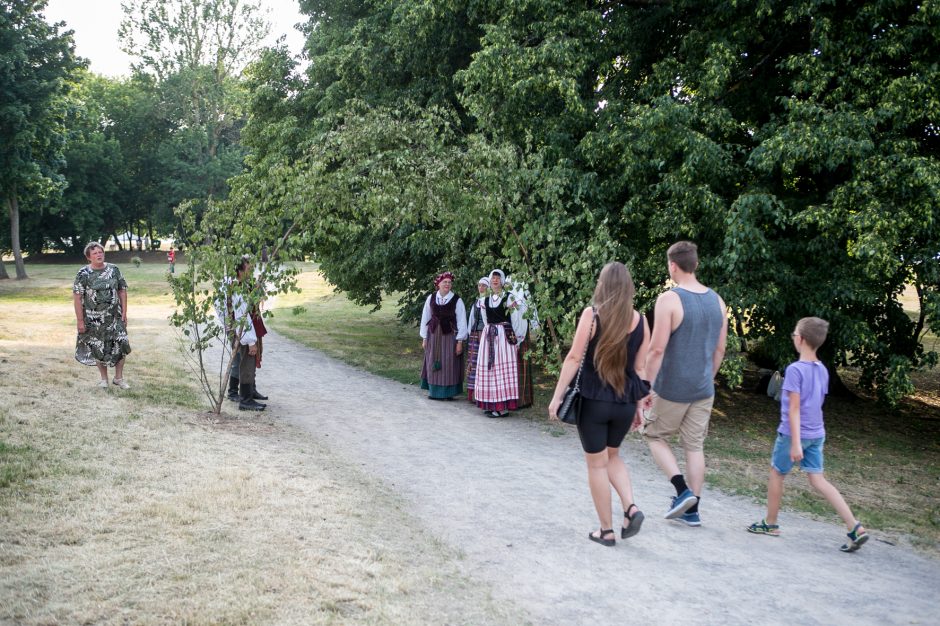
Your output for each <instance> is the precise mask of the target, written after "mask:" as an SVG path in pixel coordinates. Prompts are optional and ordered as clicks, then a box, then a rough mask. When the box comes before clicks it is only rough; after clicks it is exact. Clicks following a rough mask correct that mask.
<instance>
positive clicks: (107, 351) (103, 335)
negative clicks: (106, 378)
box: [72, 263, 131, 367]
mask: <svg viewBox="0 0 940 626" xmlns="http://www.w3.org/2000/svg"><path fill="white" fill-rule="evenodd" d="M122 289H123V290H125V291H126V290H127V281H125V280H124V276H122V275H121V270H119V269H118V267H117V266H116V265H112V264H111V263H105V266H104V267H103V268H101V269H100V270H96V269H92V267H91V266H90V265H86V266H85V267H83V268H82V269H80V270H79V271H78V274H77V275H76V276H75V284H74V285H72V293H77V294H80V295H81V296H82V311H83V316H84V318H85V332H84V333H79V334H78V339H77V340H76V342H75V360H76V361H78V362H79V363H83V364H85V365H97V364H98V363H105V364H107V365H109V366H112V367H113V366H114V365H115V364H117V362H118V361H120V360H121V359H123V358H124V357H125V356H126V355H128V354H130V353H131V344H130V342H128V340H127V327H126V326H125V325H124V321H123V319H122V317H123V312H122V311H121V299H120V298H119V297H118V291H120V290H122Z"/></svg>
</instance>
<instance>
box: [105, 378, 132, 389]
mask: <svg viewBox="0 0 940 626" xmlns="http://www.w3.org/2000/svg"><path fill="white" fill-rule="evenodd" d="M114 384H115V385H117V386H118V387H120V388H121V389H130V388H131V386H130V385H128V384H127V383H126V382H125V381H124V379H123V378H115V379H114ZM107 386H108V383H105V387H107Z"/></svg>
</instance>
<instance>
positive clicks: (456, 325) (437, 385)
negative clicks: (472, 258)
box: [419, 272, 467, 400]
mask: <svg viewBox="0 0 940 626" xmlns="http://www.w3.org/2000/svg"><path fill="white" fill-rule="evenodd" d="M453 284H454V275H453V274H451V273H450V272H444V273H443V274H439V275H438V276H437V278H435V279H434V286H435V287H436V288H437V291H435V292H434V293H432V294H431V295H429V296H428V299H427V300H426V301H425V303H424V312H423V313H422V314H421V328H420V330H419V333H420V335H421V347H422V348H424V365H423V367H422V368H421V388H422V389H427V390H428V397H429V398H431V399H432V400H453V398H454V396H456V395H457V394H459V393H461V392H462V391H463V369H464V368H463V344H464V341H465V340H466V338H467V309H466V307H464V304H463V300H461V299H460V298H459V297H458V296H457V294H455V293H454V292H453V291H451V287H453Z"/></svg>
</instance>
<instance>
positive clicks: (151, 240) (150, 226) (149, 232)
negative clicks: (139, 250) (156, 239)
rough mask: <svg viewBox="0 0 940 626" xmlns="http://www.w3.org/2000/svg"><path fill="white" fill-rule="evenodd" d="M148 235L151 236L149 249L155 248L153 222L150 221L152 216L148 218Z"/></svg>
mask: <svg viewBox="0 0 940 626" xmlns="http://www.w3.org/2000/svg"><path fill="white" fill-rule="evenodd" d="M147 237H148V238H149V241H150V244H149V245H148V246H147V248H148V249H149V250H153V222H151V221H150V218H149V217H148V218H147Z"/></svg>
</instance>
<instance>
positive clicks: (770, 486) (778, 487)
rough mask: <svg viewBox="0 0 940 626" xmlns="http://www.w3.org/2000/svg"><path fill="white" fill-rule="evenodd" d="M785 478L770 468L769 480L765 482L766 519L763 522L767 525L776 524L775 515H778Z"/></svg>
mask: <svg viewBox="0 0 940 626" xmlns="http://www.w3.org/2000/svg"><path fill="white" fill-rule="evenodd" d="M784 478H786V476H784V475H783V474H781V473H780V472H778V471H777V470H775V469H774V468H772V467H771V468H770V478H769V479H768V480H767V517H765V518H764V521H765V522H767V523H768V524H776V523H777V515H778V514H779V513H780V501H781V499H782V498H783V480H784Z"/></svg>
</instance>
